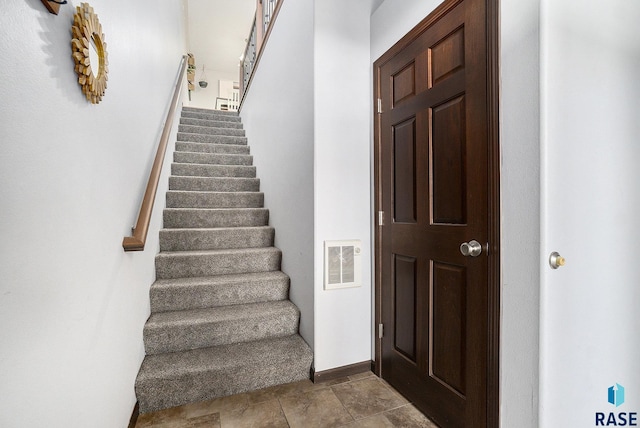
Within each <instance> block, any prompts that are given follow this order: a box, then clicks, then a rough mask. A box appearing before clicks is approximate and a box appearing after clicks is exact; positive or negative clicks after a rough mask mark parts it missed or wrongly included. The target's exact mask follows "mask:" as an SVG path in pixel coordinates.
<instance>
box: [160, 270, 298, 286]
mask: <svg viewBox="0 0 640 428" xmlns="http://www.w3.org/2000/svg"><path fill="white" fill-rule="evenodd" d="M288 278H289V277H288V276H287V274H285V273H284V272H282V271H280V270H275V271H268V272H250V273H233V274H227V275H214V276H198V277H190V278H174V279H158V280H156V281H155V282H154V283H153V284H152V285H151V288H156V289H167V288H174V287H190V286H198V285H210V286H216V285H220V284H233V283H244V282H248V281H255V280H285V279H288Z"/></svg>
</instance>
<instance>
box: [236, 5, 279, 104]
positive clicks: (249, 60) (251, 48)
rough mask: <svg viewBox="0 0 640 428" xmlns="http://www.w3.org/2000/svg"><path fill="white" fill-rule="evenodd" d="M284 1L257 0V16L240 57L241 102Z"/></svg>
mask: <svg viewBox="0 0 640 428" xmlns="http://www.w3.org/2000/svg"><path fill="white" fill-rule="evenodd" d="M283 1H284V0H257V7H256V16H255V19H254V20H253V25H252V26H251V31H250V32H249V37H248V38H247V46H246V47H245V49H244V53H243V54H242V57H241V59H240V100H241V101H240V104H242V100H244V95H245V94H246V92H247V89H248V88H249V85H250V83H251V78H252V77H253V73H254V71H255V69H256V68H257V66H258V62H259V61H260V56H261V54H262V51H263V48H264V45H265V44H266V42H267V39H268V38H269V34H271V29H272V28H273V24H274V22H275V20H276V16H278V12H279V11H280V6H281V5H282V2H283Z"/></svg>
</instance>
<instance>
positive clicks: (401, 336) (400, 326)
mask: <svg viewBox="0 0 640 428" xmlns="http://www.w3.org/2000/svg"><path fill="white" fill-rule="evenodd" d="M394 259H395V266H394V268H395V269H394V273H395V277H394V283H395V287H394V291H395V296H394V298H395V300H396V302H398V305H401V306H402V307H403V308H404V309H405V310H404V311H402V312H396V313H395V323H394V326H395V331H394V338H395V344H394V348H395V350H396V351H397V352H398V353H400V354H402V355H404V356H405V357H406V358H407V359H409V360H410V361H411V362H413V363H415V362H416V290H417V287H416V285H417V282H416V259H415V258H413V257H404V256H399V255H395V257H394Z"/></svg>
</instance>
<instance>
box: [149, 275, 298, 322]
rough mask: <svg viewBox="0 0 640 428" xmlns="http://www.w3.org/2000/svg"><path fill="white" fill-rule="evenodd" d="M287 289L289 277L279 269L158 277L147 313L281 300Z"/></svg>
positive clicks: (283, 298) (153, 286)
mask: <svg viewBox="0 0 640 428" xmlns="http://www.w3.org/2000/svg"><path fill="white" fill-rule="evenodd" d="M288 291H289V276H288V275H287V274H285V273H284V272H282V271H279V270H277V271H267V272H254V273H237V274H226V275H214V276H201V277H188V278H175V279H158V280H156V281H155V282H154V283H153V284H152V285H151V290H150V297H151V312H154V313H155V312H166V311H178V310H183V309H197V308H207V307H214V306H217V307H220V306H231V305H240V304H245V303H259V302H269V301H278V300H285V299H287V298H288V295H289V294H288Z"/></svg>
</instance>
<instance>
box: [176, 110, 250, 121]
mask: <svg viewBox="0 0 640 428" xmlns="http://www.w3.org/2000/svg"><path fill="white" fill-rule="evenodd" d="M181 117H183V118H185V119H203V120H210V121H214V122H230V123H240V122H241V121H242V119H240V116H231V115H224V114H215V113H196V112H189V111H183V112H182V115H181Z"/></svg>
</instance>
